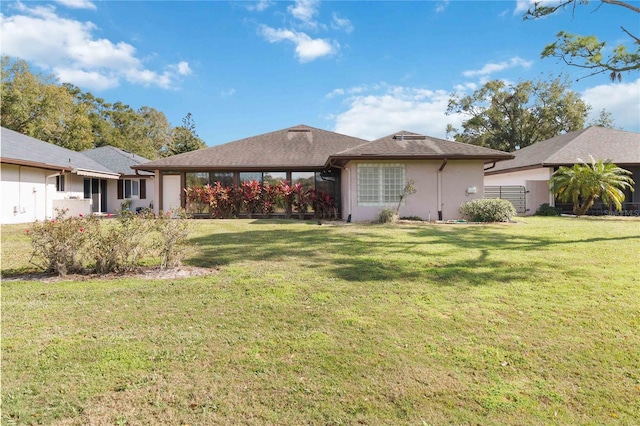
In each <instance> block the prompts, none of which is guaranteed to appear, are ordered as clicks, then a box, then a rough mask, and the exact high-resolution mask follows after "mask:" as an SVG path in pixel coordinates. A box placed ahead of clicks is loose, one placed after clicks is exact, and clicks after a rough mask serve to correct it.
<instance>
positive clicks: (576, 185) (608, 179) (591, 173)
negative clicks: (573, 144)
mask: <svg viewBox="0 0 640 426" xmlns="http://www.w3.org/2000/svg"><path fill="white" fill-rule="evenodd" d="M631 175H632V173H631V172H630V171H628V170H625V169H622V168H620V167H618V166H616V165H615V164H613V163H611V162H610V161H608V160H607V161H603V160H598V161H596V160H594V159H593V157H591V163H589V164H587V163H585V162H582V164H575V165H573V167H565V166H561V167H560V168H558V170H557V171H556V172H555V173H554V174H553V175H552V176H551V179H550V180H549V189H550V190H551V192H553V194H554V195H555V196H556V197H558V199H559V200H560V201H562V202H565V203H573V213H574V214H575V215H577V216H581V215H584V214H586V213H587V211H588V210H589V209H590V208H591V207H592V206H593V204H594V203H595V201H596V199H598V198H600V199H602V202H603V203H605V204H609V205H611V204H613V205H614V206H615V207H616V209H617V210H618V211H620V210H622V202H623V201H624V198H625V194H624V190H625V189H630V190H631V191H633V185H634V184H635V182H634V181H633V179H632V178H631Z"/></svg>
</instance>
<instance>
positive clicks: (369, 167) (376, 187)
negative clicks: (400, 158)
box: [358, 164, 380, 204]
mask: <svg viewBox="0 0 640 426" xmlns="http://www.w3.org/2000/svg"><path fill="white" fill-rule="evenodd" d="M379 170H380V169H379V168H378V167H376V166H375V165H373V164H358V204H377V203H379V202H380V177H379Z"/></svg>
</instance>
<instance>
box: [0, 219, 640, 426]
mask: <svg viewBox="0 0 640 426" xmlns="http://www.w3.org/2000/svg"><path fill="white" fill-rule="evenodd" d="M520 221H521V222H523V223H520V224H517V225H487V226H467V225H452V226H443V225H407V224H400V225H357V224H355V225H350V226H318V225H315V224H313V223H311V222H309V223H304V222H288V221H261V220H254V221H244V220H243V221H241V220H236V221H223V220H221V221H198V223H197V225H196V228H195V230H194V233H193V235H192V240H191V241H192V243H193V254H192V256H191V257H190V258H188V259H187V261H186V262H185V263H186V264H188V265H193V266H205V267H213V268H216V270H217V271H216V272H215V273H213V274H211V275H210V276H206V277H194V278H186V279H173V280H171V279H170V280H157V281H149V280H143V279H138V278H131V277H129V278H121V279H113V280H100V279H94V280H87V281H62V282H55V283H44V282H39V281H8V280H6V279H5V280H4V282H3V283H2V424H7V425H9V424H61V425H68V424H75V425H87V424H95V425H98V424H100V425H102V424H115V425H124V424H127V425H129V424H131V425H136V424H145V425H146V424H176V425H179V424H189V425H209V424H230V425H231V424H233V425H236V424H246V425H251V424H256V425H258V424H278V425H299V424H322V425H343V424H344V425H352V424H369V425H385V424H387V425H397V424H407V425H437V424H483V425H502V424H518V425H528V424H531V425H534V424H535V425H538V424H628V425H632V424H638V423H639V422H640V357H639V356H638V354H639V353H640V335H639V333H638V330H639V329H640V304H639V303H638V301H639V300H640V266H639V263H640V262H639V261H638V260H639V258H638V253H640V226H639V222H638V221H628V220H627V221H622V220H621V221H617V220H604V219H575V218H524V219H520ZM24 228H25V227H24V226H3V227H2V272H3V275H4V276H5V277H6V276H8V275H11V274H15V273H17V272H25V271H29V270H30V267H29V265H28V257H29V256H28V253H29V242H28V239H27V237H26V235H24Z"/></svg>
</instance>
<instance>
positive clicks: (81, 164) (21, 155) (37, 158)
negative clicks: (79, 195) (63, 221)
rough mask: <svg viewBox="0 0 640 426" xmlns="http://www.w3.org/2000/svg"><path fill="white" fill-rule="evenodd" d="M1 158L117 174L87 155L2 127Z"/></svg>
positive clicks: (20, 162)
mask: <svg viewBox="0 0 640 426" xmlns="http://www.w3.org/2000/svg"><path fill="white" fill-rule="evenodd" d="M0 158H1V159H2V162H3V163H15V164H24V165H32V166H34V167H41V168H48V169H52V170H61V171H62V170H65V171H71V170H83V171H92V172H99V173H105V174H111V175H115V173H114V172H113V171H112V170H110V169H109V168H108V167H105V166H103V165H102V164H100V163H98V162H96V161H94V160H93V159H91V158H89V157H87V156H86V155H84V154H82V153H80V152H77V151H72V150H70V149H67V148H63V147H61V146H58V145H54V144H52V143H48V142H45V141H41V140H40V139H36V138H32V137H30V136H26V135H23V134H22V133H18V132H16V131H13V130H9V129H6V128H4V127H2V145H1V146H0Z"/></svg>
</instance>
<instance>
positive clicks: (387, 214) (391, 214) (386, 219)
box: [378, 209, 398, 223]
mask: <svg viewBox="0 0 640 426" xmlns="http://www.w3.org/2000/svg"><path fill="white" fill-rule="evenodd" d="M397 221H398V215H397V214H396V212H395V211H393V210H391V209H382V210H380V211H379V212H378V222H380V223H395V222H397Z"/></svg>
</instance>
